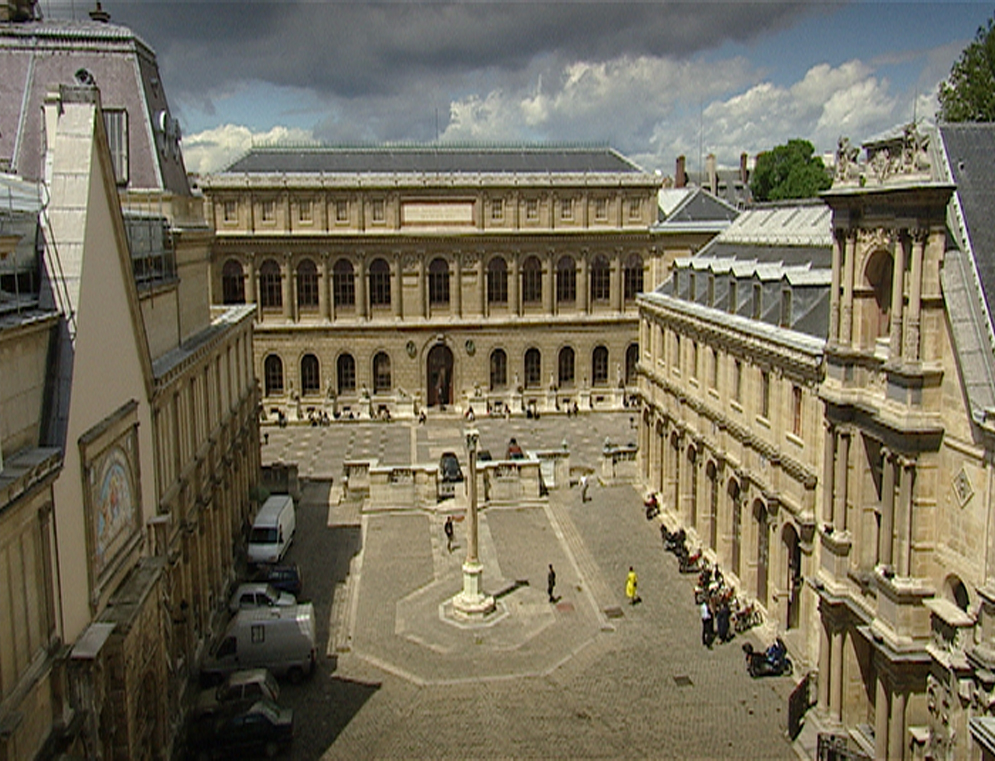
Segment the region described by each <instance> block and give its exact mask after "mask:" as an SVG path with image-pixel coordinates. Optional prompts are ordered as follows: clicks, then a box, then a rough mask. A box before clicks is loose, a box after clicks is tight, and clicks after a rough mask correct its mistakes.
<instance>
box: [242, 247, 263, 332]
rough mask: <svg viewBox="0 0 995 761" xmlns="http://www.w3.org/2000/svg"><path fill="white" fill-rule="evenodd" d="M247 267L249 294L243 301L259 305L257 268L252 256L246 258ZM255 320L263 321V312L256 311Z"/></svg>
mask: <svg viewBox="0 0 995 761" xmlns="http://www.w3.org/2000/svg"><path fill="white" fill-rule="evenodd" d="M248 267H249V277H248V280H249V292H248V293H247V294H245V300H246V301H247V302H248V303H250V304H256V305H257V306H258V304H259V296H258V295H257V294H258V292H259V266H258V264H257V262H256V257H255V256H253V255H252V254H249V256H248ZM256 319H257V320H259V321H260V322H262V320H263V310H262V309H258V308H257V309H256Z"/></svg>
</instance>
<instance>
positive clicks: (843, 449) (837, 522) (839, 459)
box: [833, 431, 850, 531]
mask: <svg viewBox="0 0 995 761" xmlns="http://www.w3.org/2000/svg"><path fill="white" fill-rule="evenodd" d="M836 443H837V445H838V449H837V456H836V482H835V485H834V489H833V491H834V492H835V493H834V495H833V496H834V499H833V528H834V529H836V530H837V531H845V530H846V500H847V465H848V463H849V461H850V433H849V432H842V431H841V432H840V433H839V434H838V437H837V439H836Z"/></svg>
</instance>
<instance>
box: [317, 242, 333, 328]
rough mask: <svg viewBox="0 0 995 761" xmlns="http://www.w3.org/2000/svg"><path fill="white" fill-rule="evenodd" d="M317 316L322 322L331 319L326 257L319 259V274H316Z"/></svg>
mask: <svg viewBox="0 0 995 761" xmlns="http://www.w3.org/2000/svg"><path fill="white" fill-rule="evenodd" d="M318 277H319V278H320V281H319V283H318V314H320V315H321V317H322V319H323V320H329V321H331V319H332V310H331V308H330V306H331V298H329V287H330V283H329V277H328V255H327V254H326V255H323V256H322V257H321V272H320V273H319V274H318Z"/></svg>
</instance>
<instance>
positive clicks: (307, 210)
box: [297, 198, 311, 222]
mask: <svg viewBox="0 0 995 761" xmlns="http://www.w3.org/2000/svg"><path fill="white" fill-rule="evenodd" d="M297 216H298V219H300V221H301V222H310V221H311V199H310V198H304V199H302V200H301V202H300V204H299V205H298V207H297Z"/></svg>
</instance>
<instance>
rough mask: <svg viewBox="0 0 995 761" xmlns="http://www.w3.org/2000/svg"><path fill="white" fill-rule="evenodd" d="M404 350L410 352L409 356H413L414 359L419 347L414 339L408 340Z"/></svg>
mask: <svg viewBox="0 0 995 761" xmlns="http://www.w3.org/2000/svg"><path fill="white" fill-rule="evenodd" d="M404 350H405V351H406V352H407V353H408V356H409V357H411V359H414V358H415V354H417V353H418V347H417V346H415V342H414V341H408V342H407V343H406V344H405V345H404Z"/></svg>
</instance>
